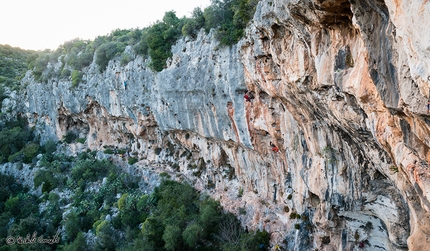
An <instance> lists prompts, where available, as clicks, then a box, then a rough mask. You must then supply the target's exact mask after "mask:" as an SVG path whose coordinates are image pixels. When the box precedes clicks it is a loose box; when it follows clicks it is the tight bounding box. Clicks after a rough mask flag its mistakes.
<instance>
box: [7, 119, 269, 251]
mask: <svg viewBox="0 0 430 251" xmlns="http://www.w3.org/2000/svg"><path fill="white" fill-rule="evenodd" d="M78 141H79V139H78V138H77V136H76V135H74V134H73V133H67V134H66V135H65V137H64V139H63V142H61V144H68V143H72V142H78ZM57 145H58V142H54V141H48V142H46V143H45V145H44V146H39V142H38V140H37V137H34V134H33V131H32V129H31V128H29V127H28V125H27V123H26V122H25V121H24V120H22V119H17V120H16V121H12V122H8V123H5V124H4V125H3V126H2V128H1V130H0V147H1V149H0V150H1V158H0V160H1V161H2V162H7V161H12V162H17V163H21V164H18V165H17V166H16V167H18V168H23V165H22V163H29V164H30V167H31V168H32V169H34V168H36V170H35V176H34V180H33V182H34V187H35V188H40V189H41V192H42V195H41V196H36V195H34V193H31V192H30V191H29V189H28V188H26V187H24V186H22V185H20V184H19V183H17V181H16V180H15V178H13V177H10V176H6V175H3V174H0V243H1V244H0V251H2V250H18V251H19V250H65V251H71V250H123V251H127V250H162V251H170V250H172V251H173V250H231V251H235V250H238V251H241V250H267V248H268V244H269V239H270V236H269V234H268V233H267V232H259V231H257V232H255V233H248V232H247V231H245V230H244V229H243V228H242V227H241V225H240V222H239V221H238V220H237V218H236V217H235V216H234V215H232V214H231V213H226V212H224V211H223V209H222V208H221V206H220V203H219V202H218V201H215V200H213V199H211V198H210V197H208V196H207V195H204V194H201V193H199V192H198V191H196V190H195V189H194V188H193V187H191V186H190V185H189V184H182V183H178V182H175V181H171V180H169V178H170V176H169V175H167V174H165V175H160V176H161V177H163V178H162V181H161V184H160V185H159V187H157V188H156V189H155V190H154V191H153V192H152V193H150V194H145V193H143V192H142V190H143V189H142V188H141V186H140V185H139V179H138V178H137V177H133V176H130V175H129V174H127V173H126V172H124V171H122V170H121V169H120V168H119V167H117V166H115V165H114V164H113V163H112V159H111V158H109V156H111V155H109V154H108V155H100V156H99V157H97V156H98V155H97V152H91V151H87V152H82V153H80V154H78V155H77V156H76V157H71V156H66V155H64V154H62V153H59V151H57ZM38 154H39V155H38ZM36 155H38V156H37V157H36ZM102 156H105V157H107V158H105V157H102ZM35 232H36V233H37V236H41V235H43V237H44V238H53V236H55V235H57V236H59V240H58V241H57V242H56V243H53V244H41V243H32V244H27V245H23V244H17V243H15V244H13V245H7V244H6V238H7V237H9V236H12V237H14V240H15V241H16V240H17V238H18V236H22V237H23V238H25V237H26V236H27V235H28V234H30V235H31V236H32V234H33V233H35ZM57 233H58V234H57ZM31 236H30V237H31Z"/></svg>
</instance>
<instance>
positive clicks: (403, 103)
mask: <svg viewBox="0 0 430 251" xmlns="http://www.w3.org/2000/svg"><path fill="white" fill-rule="evenodd" d="M429 12H430V4H429V3H427V2H426V1H419V2H417V1H408V0H404V1H389V0H387V1H385V2H384V1H382V0H366V1H354V0H350V1H346V0H342V1H331V0H326V1H323V0H307V1H298V0H275V1H274V0H264V1H261V2H260V3H259V5H258V7H257V12H256V14H255V16H254V20H253V22H252V24H251V25H250V27H249V28H248V29H247V32H246V37H245V38H244V39H243V40H241V41H240V42H239V44H238V45H237V46H232V47H230V48H221V47H218V46H217V42H216V40H215V39H214V38H213V36H212V34H209V35H205V34H204V33H203V32H201V33H200V34H199V35H198V37H197V39H196V40H189V39H182V40H180V41H178V43H177V44H176V45H175V46H174V47H173V49H172V52H173V57H172V59H171V60H170V61H169V63H168V67H167V68H166V69H164V70H163V71H162V72H160V73H153V72H152V71H151V70H149V69H148V68H147V64H148V62H147V61H144V60H143V59H141V58H139V57H137V58H136V59H135V60H134V61H132V62H130V63H129V64H128V65H126V66H125V67H121V66H120V63H119V60H115V61H111V62H110V63H109V65H108V67H107V69H106V71H105V72H103V73H102V74H100V73H99V72H98V70H97V66H96V65H95V63H93V64H92V65H91V66H90V67H88V68H87V69H86V70H85V71H84V77H83V79H84V83H81V84H80V85H79V86H78V87H76V88H70V86H71V83H70V81H65V80H59V79H52V80H51V81H49V82H48V84H41V83H37V82H36V81H34V78H33V77H32V74H31V73H28V74H27V76H26V78H24V79H23V82H24V83H28V86H27V88H26V89H25V92H23V93H22V94H21V96H20V98H21V99H22V100H20V101H19V102H16V104H17V105H16V106H15V107H12V108H14V109H15V110H16V111H18V112H22V113H24V114H26V115H27V117H28V118H29V119H30V121H31V122H32V123H33V124H35V125H36V127H37V128H38V131H39V132H40V134H41V135H42V139H48V138H61V137H62V136H63V135H65V134H66V133H67V132H69V131H73V132H75V133H78V134H79V135H80V137H85V138H86V139H87V141H86V142H87V146H88V147H89V148H91V149H102V148H103V147H104V146H111V145H117V146H119V147H122V148H124V147H129V148H130V149H131V152H132V154H133V155H136V156H138V157H139V159H140V160H141V161H140V162H139V163H138V165H140V166H141V168H153V169H155V170H159V171H160V172H161V171H167V172H170V173H172V174H176V178H178V179H185V180H187V181H189V182H190V183H192V184H194V186H196V187H197V188H199V189H201V190H206V191H207V192H209V193H210V194H211V195H212V196H214V197H215V198H217V199H220V201H221V202H222V204H223V206H225V207H226V208H227V209H229V210H231V211H232V212H235V213H238V214H240V217H241V219H242V222H243V224H244V225H247V226H248V227H249V228H251V229H256V228H259V229H263V228H264V229H266V230H267V231H269V232H271V233H272V242H273V244H274V245H279V246H281V247H284V248H285V249H287V250H314V249H318V250H354V249H357V248H361V247H363V248H366V249H368V250H408V249H409V250H424V247H426V246H428V243H427V242H428V241H427V239H428V238H427V236H428V235H429V234H430V232H429V231H430V230H429V227H430V224H429V223H430V222H429V221H430V215H429V213H428V210H429V201H428V199H429V192H430V187H429V184H430V183H429V180H428V167H429V166H428V163H427V160H428V158H430V156H429V151H428V150H429V147H428V146H429V143H428V142H430V141H429V140H430V139H429V136H428V131H429V122H428V121H429V120H428V119H429V116H428V114H427V108H426V100H427V98H428V93H429V87H428V84H427V77H428V75H430V74H429V72H428V70H427V69H428V66H427V64H428V63H429V60H428V58H429V57H428V56H427V54H428V50H427V48H428V41H430V40H429V39H427V36H428V35H427V34H421V33H420V31H421V30H420V27H414V24H426V23H427V22H426V18H425V17H426V16H428V14H430V13H429ZM123 82H126V83H127V88H126V89H124V85H123ZM246 90H251V91H252V92H253V94H254V96H255V99H254V100H253V101H252V102H245V100H244V99H243V94H244V92H245V91H246ZM8 104H9V105H12V104H15V103H14V102H8ZM6 108H11V107H3V109H6ZM270 142H273V143H275V144H276V145H277V146H278V147H279V149H280V151H279V152H272V151H271V148H270V145H269V143H270ZM172 176H174V175H172Z"/></svg>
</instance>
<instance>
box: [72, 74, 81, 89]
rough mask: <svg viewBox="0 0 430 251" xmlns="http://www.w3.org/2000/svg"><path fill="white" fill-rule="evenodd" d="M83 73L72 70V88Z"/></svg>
mask: <svg viewBox="0 0 430 251" xmlns="http://www.w3.org/2000/svg"><path fill="white" fill-rule="evenodd" d="M82 77H83V73H81V72H80V71H78V70H74V71H73V72H72V88H74V87H77V86H78V85H79V83H80V82H81V81H82Z"/></svg>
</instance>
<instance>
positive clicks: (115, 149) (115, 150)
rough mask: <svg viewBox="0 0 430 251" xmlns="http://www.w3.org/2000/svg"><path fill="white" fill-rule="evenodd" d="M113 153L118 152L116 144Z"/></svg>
mask: <svg viewBox="0 0 430 251" xmlns="http://www.w3.org/2000/svg"><path fill="white" fill-rule="evenodd" d="M113 153H114V154H115V155H117V154H118V150H117V148H116V146H115V148H114V149H113Z"/></svg>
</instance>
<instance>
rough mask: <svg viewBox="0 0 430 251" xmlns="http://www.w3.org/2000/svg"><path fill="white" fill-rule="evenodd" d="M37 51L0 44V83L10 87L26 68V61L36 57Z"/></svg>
mask: <svg viewBox="0 0 430 251" xmlns="http://www.w3.org/2000/svg"><path fill="white" fill-rule="evenodd" d="M37 54H38V53H37V52H35V51H30V50H23V49H20V48H16V47H11V46H9V45H0V84H1V85H5V86H8V87H12V86H15V85H17V84H18V82H19V80H20V78H22V76H23V75H24V74H25V72H26V71H27V69H28V63H29V62H30V61H32V60H34V59H35V58H36V57H37Z"/></svg>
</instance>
